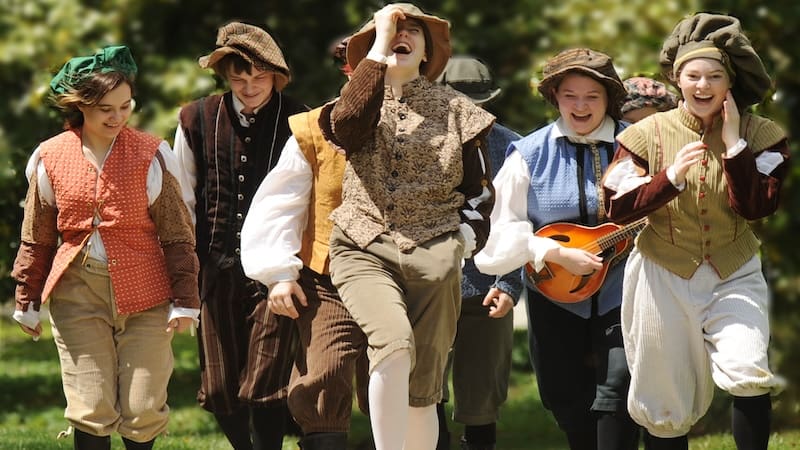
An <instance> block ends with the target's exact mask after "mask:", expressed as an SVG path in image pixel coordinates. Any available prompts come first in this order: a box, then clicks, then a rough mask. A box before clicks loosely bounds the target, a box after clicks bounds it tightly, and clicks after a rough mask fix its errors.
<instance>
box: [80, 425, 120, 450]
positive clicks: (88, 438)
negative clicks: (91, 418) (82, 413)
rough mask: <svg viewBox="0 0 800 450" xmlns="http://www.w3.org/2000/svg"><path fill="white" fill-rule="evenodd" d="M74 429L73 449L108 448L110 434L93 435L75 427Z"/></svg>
mask: <svg viewBox="0 0 800 450" xmlns="http://www.w3.org/2000/svg"><path fill="white" fill-rule="evenodd" d="M74 430H75V435H74V440H73V445H75V450H110V449H111V436H95V435H93V434H89V433H86V432H84V431H81V430H79V429H77V428H75V429H74Z"/></svg>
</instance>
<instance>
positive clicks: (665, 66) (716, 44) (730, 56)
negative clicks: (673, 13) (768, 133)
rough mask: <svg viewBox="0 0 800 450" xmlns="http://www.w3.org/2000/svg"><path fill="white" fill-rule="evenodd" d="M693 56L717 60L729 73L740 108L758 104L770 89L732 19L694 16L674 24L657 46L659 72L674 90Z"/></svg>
mask: <svg viewBox="0 0 800 450" xmlns="http://www.w3.org/2000/svg"><path fill="white" fill-rule="evenodd" d="M714 49H716V50H719V52H714V51H713V50H714ZM695 57H698V58H702V57H709V58H713V59H717V60H720V62H721V63H722V64H723V66H725V67H726V68H729V69H731V70H733V74H732V75H733V76H732V80H731V81H732V82H733V86H732V87H731V94H733V98H734V100H736V105H737V106H739V107H740V108H743V107H747V106H750V105H754V104H756V103H760V102H761V101H762V100H764V97H765V96H766V94H767V91H768V90H769V89H770V88H771V87H772V80H770V77H769V75H768V74H767V71H766V69H765V68H764V64H763V63H762V62H761V58H760V57H759V56H758V53H756V51H755V50H754V49H753V46H752V45H751V44H750V40H749V39H748V38H747V36H745V34H744V32H743V31H742V25H741V23H740V22H739V19H737V18H736V17H732V16H727V15H722V14H709V13H698V14H695V15H693V16H690V17H687V18H685V19H683V20H681V21H680V22H678V24H677V25H676V26H675V29H674V30H672V33H671V34H670V35H669V37H668V38H667V39H666V40H665V41H664V45H663V46H662V47H661V54H660V57H659V62H660V64H661V70H662V72H663V73H664V75H665V76H666V77H667V78H668V79H669V80H670V82H671V83H672V84H674V85H676V87H677V77H676V75H677V73H678V70H679V69H680V66H681V65H682V64H683V63H685V62H686V61H689V60H690V59H693V58H695ZM676 63H677V64H676Z"/></svg>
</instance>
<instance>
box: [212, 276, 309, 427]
mask: <svg viewBox="0 0 800 450" xmlns="http://www.w3.org/2000/svg"><path fill="white" fill-rule="evenodd" d="M200 277H201V284H200V286H201V287H200V289H201V291H200V298H201V306H200V329H199V331H198V343H199V348H200V383H201V384H200V390H199V392H198V393H197V400H198V401H199V402H200V405H201V406H202V407H203V408H204V409H206V410H208V411H211V412H213V413H215V414H222V415H228V414H233V413H234V412H235V411H237V410H239V409H240V408H242V407H244V406H256V407H266V406H277V405H279V404H280V403H281V402H285V401H286V397H287V393H288V386H289V376H290V374H291V370H292V364H293V363H294V354H295V348H296V341H297V339H296V333H295V326H294V324H293V323H292V319H290V318H288V317H285V316H278V315H276V314H271V313H270V312H269V308H268V307H267V302H266V297H265V294H266V293H265V292H259V291H258V289H257V287H256V284H255V283H254V282H253V281H252V280H250V279H249V278H247V277H246V276H245V275H244V273H243V272H242V268H241V265H240V264H234V265H233V266H232V267H230V268H228V269H220V270H216V269H214V270H208V269H207V268H205V267H204V268H203V270H202V271H201V275H200Z"/></svg>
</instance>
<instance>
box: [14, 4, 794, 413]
mask: <svg viewBox="0 0 800 450" xmlns="http://www.w3.org/2000/svg"><path fill="white" fill-rule="evenodd" d="M382 4H383V2H379V1H375V0H340V1H322V0H293V1H288V2H287V1H276V0H262V1H258V2H253V1H249V0H226V1H219V0H191V1H189V0H82V1H79V0H66V1H64V0H0V161H1V164H2V165H0V209H2V211H3V219H2V221H0V289H2V290H1V291H0V292H2V293H3V295H0V301H2V302H5V301H9V300H10V299H11V298H12V297H13V283H12V282H11V280H10V278H9V276H8V274H9V272H10V266H11V264H12V262H13V258H14V255H15V254H16V249H17V246H18V240H19V226H20V223H21V221H22V209H21V202H22V200H23V199H24V196H25V190H26V187H27V183H26V181H25V180H24V167H25V163H26V161H27V158H28V156H29V155H30V152H31V151H32V150H33V148H34V147H35V146H36V144H37V143H38V142H40V141H41V140H43V139H45V138H47V137H49V136H52V135H53V134H55V133H57V132H58V131H59V130H60V129H61V122H60V119H59V116H58V114H57V113H56V112H55V111H54V110H52V109H51V108H49V104H48V102H47V96H48V82H49V80H50V78H51V77H52V75H53V74H54V73H55V72H56V71H57V70H58V69H59V68H60V66H61V65H62V64H63V63H64V62H65V61H66V60H67V59H68V58H69V57H71V56H74V55H84V54H89V53H91V52H94V51H96V50H97V49H98V48H100V47H102V46H104V45H108V44H114V43H124V44H126V45H128V46H130V47H131V49H132V51H133V54H134V57H135V58H136V60H137V62H138V63H139V67H140V74H139V78H138V83H137V84H138V85H137V93H136V100H137V113H136V114H135V115H134V117H133V119H132V123H133V125H135V126H138V127H141V128H143V129H146V130H148V131H150V132H153V133H155V134H157V135H160V136H163V137H164V138H165V139H167V140H168V141H170V142H171V141H172V137H173V135H174V131H175V127H176V118H177V112H178V109H179V108H180V106H181V105H182V104H184V103H186V102H188V101H190V100H192V99H194V98H197V97H200V96H203V95H205V94H208V93H210V92H213V91H215V90H218V89H223V88H224V86H223V85H222V84H221V83H220V82H219V80H216V79H215V78H214V77H213V76H212V75H211V73H210V72H206V71H203V70H202V69H200V68H199V67H198V66H197V58H198V57H199V56H201V55H204V54H206V53H208V52H209V51H210V50H211V49H212V48H213V47H214V41H215V37H216V29H217V27H218V26H219V25H221V24H222V23H224V22H227V21H229V20H233V19H240V20H244V21H247V22H250V23H254V24H256V25H260V26H263V27H266V28H267V29H268V30H269V31H270V32H271V33H272V34H273V36H274V37H276V39H277V40H278V42H279V44H280V45H281V47H282V48H283V50H284V54H285V56H286V59H287V61H288V63H289V66H290V67H291V69H292V71H293V77H294V80H293V82H292V83H291V84H290V85H289V87H288V88H287V92H289V93H290V94H291V95H293V96H295V97H296V98H298V99H301V100H303V101H304V102H306V104H308V105H309V106H316V105H318V104H320V103H322V102H324V101H325V100H327V99H330V98H332V97H333V96H335V95H336V93H337V92H338V89H339V87H340V85H341V84H342V83H343V81H344V79H343V77H342V75H341V74H340V73H339V72H338V70H337V67H336V65H335V63H334V62H333V60H332V59H331V57H330V53H329V48H330V46H331V45H332V44H333V43H335V42H337V41H338V39H340V38H341V37H343V36H345V35H346V34H348V33H350V32H352V31H353V30H355V29H357V28H358V27H359V26H360V25H361V24H362V23H363V22H364V21H365V20H367V19H368V18H369V17H371V14H372V12H374V11H375V10H377V9H378V8H379V7H380V6H382ZM416 4H417V5H419V6H420V7H422V8H423V9H425V10H426V11H429V12H432V13H435V14H437V15H440V16H442V17H445V18H447V19H449V20H450V21H451V24H452V39H453V41H452V43H453V48H454V53H462V54H463V53H466V54H471V55H474V56H477V57H479V58H480V59H482V60H483V61H485V62H486V63H487V64H488V65H489V67H490V68H491V69H492V71H493V72H494V75H495V77H496V79H497V83H498V85H499V86H500V87H502V88H503V91H504V92H503V95H502V96H501V97H500V98H499V99H498V100H497V101H495V102H494V103H493V104H491V105H489V106H488V109H490V110H491V111H492V112H493V113H495V114H496V115H497V116H498V120H499V121H500V122H502V123H504V124H506V125H508V126H510V127H511V128H514V129H516V130H518V131H519V132H521V133H523V134H524V133H527V132H529V131H531V130H533V129H536V128H538V127H540V126H542V125H543V124H544V123H546V122H547V121H548V120H550V119H552V118H553V117H554V116H555V115H556V111H555V109H554V108H551V107H549V106H548V105H547V104H546V103H545V102H544V100H543V99H542V98H541V96H539V95H538V94H537V93H536V83H537V80H538V78H539V76H540V74H541V65H542V63H543V62H544V60H545V59H546V58H547V57H548V56H551V55H553V54H555V53H556V52H558V51H560V50H562V49H564V48H567V47H573V46H587V47H592V48H594V49H597V50H601V51H604V52H606V53H608V54H610V55H611V56H613V57H614V60H615V65H616V66H617V68H618V70H619V72H620V75H621V76H622V77H623V78H626V77H628V76H632V75H635V74H644V75H650V76H654V75H656V76H657V75H658V69H657V67H658V65H657V63H658V61H657V59H658V51H659V49H660V46H661V42H662V41H663V39H664V37H665V36H666V35H667V34H668V33H669V31H670V30H671V29H672V27H673V26H674V24H675V23H676V22H677V21H678V20H679V19H680V18H681V17H683V16H685V15H687V14H690V13H692V12H695V11H714V12H723V13H730V14H733V15H735V16H737V17H739V18H740V19H741V21H742V24H743V26H744V28H745V30H746V31H747V33H748V35H749V36H750V38H751V39H752V41H753V44H754V47H755V48H756V49H757V50H758V51H759V53H760V54H761V56H762V58H763V59H764V62H765V64H766V66H767V68H768V70H769V72H770V73H771V74H773V77H774V80H775V86H776V90H775V91H774V92H773V93H772V95H771V96H770V98H769V99H768V100H767V101H766V102H765V103H764V104H762V105H759V106H758V107H757V110H758V112H759V113H763V114H765V115H767V116H769V117H771V118H773V119H775V120H776V121H778V122H779V123H780V124H781V125H782V126H784V128H785V129H786V130H787V131H788V132H789V134H790V135H793V136H797V135H798V131H800V130H799V128H800V122H798V121H797V120H792V118H793V117H798V116H799V115H800V67H798V66H799V65H800V45H797V42H796V41H795V40H794V39H797V36H798V26H800V2H796V1H794V0H773V1H770V2H764V1H763V0H762V1H759V0H669V1H665V2H652V1H649V0H624V1H623V0H616V1H612V0H562V1H559V2H554V1H548V0H508V1H493V2H486V1H485V0H439V1H436V0H426V1H417V2H416ZM792 145H793V149H796V148H797V144H796V143H793V144H792ZM784 193H785V196H784V199H783V208H782V209H781V210H780V212H779V213H778V214H777V215H776V216H774V217H771V218H770V219H769V220H766V221H763V222H760V223H758V224H756V226H757V228H758V231H759V234H760V236H761V237H762V238H763V241H764V247H763V256H764V261H765V268H766V270H767V273H768V275H769V279H770V282H771V285H772V287H773V293H774V301H773V316H774V330H773V335H774V336H773V341H774V346H773V347H774V353H775V354H774V357H773V362H774V365H775V366H776V367H778V370H779V371H780V372H781V373H783V374H784V375H785V376H786V377H787V378H789V380H790V382H793V384H792V386H791V387H790V389H789V391H788V392H787V393H786V394H785V395H783V396H781V397H779V399H778V401H777V402H776V405H777V408H778V409H779V410H780V411H781V412H780V413H779V414H778V417H780V419H779V421H780V422H781V423H782V424H783V425H788V426H794V427H798V426H800V418H798V417H800V414H798V410H800V402H799V401H798V398H800V394H798V388H797V386H796V384H797V383H798V382H800V346H798V345H795V344H794V339H797V338H798V337H799V336H798V335H799V334H800V251H798V250H797V249H798V248H800V233H798V232H797V230H800V218H799V217H798V214H797V212H800V165H799V164H796V165H795V168H794V169H793V172H792V176H791V177H790V179H789V182H788V183H787V186H786V189H785V191H784ZM793 249H794V250H793Z"/></svg>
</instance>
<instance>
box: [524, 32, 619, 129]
mask: <svg viewBox="0 0 800 450" xmlns="http://www.w3.org/2000/svg"><path fill="white" fill-rule="evenodd" d="M570 73H579V74H583V75H587V76H589V77H591V78H594V79H595V80H597V81H598V82H599V83H601V84H602V85H603V86H604V87H605V88H606V93H607V94H608V110H607V111H606V112H607V114H608V115H609V116H611V117H613V118H615V119H617V120H619V119H621V118H622V111H621V110H620V108H621V107H622V103H623V102H624V101H625V95H626V94H627V92H626V91H625V87H624V86H623V85H622V80H620V78H619V75H617V71H616V69H614V63H613V61H612V60H611V57H610V56H608V55H606V54H605V53H601V52H598V51H595V50H592V49H588V48H571V49H567V50H564V51H562V52H560V53H558V54H557V55H555V56H553V57H552V58H550V59H548V60H547V62H546V63H545V65H544V68H543V69H542V81H541V82H540V83H539V92H540V93H541V94H542V95H543V96H544V98H545V99H547V101H548V102H550V104H552V105H553V106H555V107H556V108H558V102H557V101H556V95H555V90H556V88H558V85H559V84H560V83H561V80H563V79H564V77H565V76H567V75H568V74H570Z"/></svg>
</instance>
